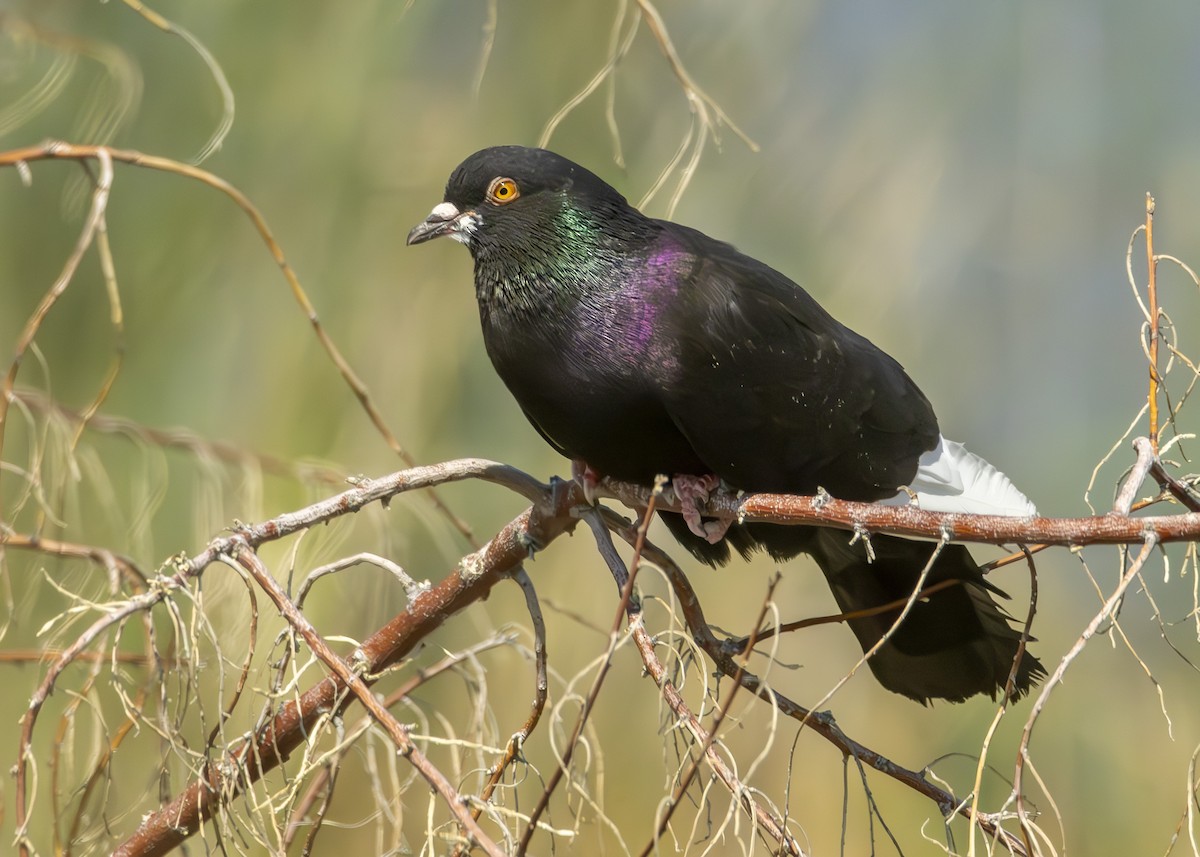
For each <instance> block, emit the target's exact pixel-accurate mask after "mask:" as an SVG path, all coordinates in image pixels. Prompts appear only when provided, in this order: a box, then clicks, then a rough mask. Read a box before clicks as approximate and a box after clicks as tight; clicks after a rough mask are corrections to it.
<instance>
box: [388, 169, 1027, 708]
mask: <svg viewBox="0 0 1200 857" xmlns="http://www.w3.org/2000/svg"><path fill="white" fill-rule="evenodd" d="M443 236H445V237H449V238H452V239H454V240H455V241H458V242H461V243H462V244H465V245H466V246H467V249H468V250H469V251H470V253H471V256H472V258H473V260H474V264H475V296H476V298H477V301H478V304H479V316H480V321H481V323H482V327H483V341H484V345H485V347H486V349H487V353H488V356H489V357H490V359H491V361H492V364H493V366H494V367H495V370H496V372H497V373H498V374H499V376H500V378H501V380H502V381H503V382H504V384H505V385H506V386H507V387H508V389H509V391H510V392H511V393H512V395H513V396H514V397H515V398H516V400H517V403H518V404H519V405H520V407H521V409H522V410H523V411H524V413H525V416H526V417H527V418H528V419H529V421H530V422H531V423H532V424H533V426H534V427H535V428H536V429H537V431H538V432H539V433H540V434H541V436H542V437H543V438H544V439H545V440H546V441H547V442H548V443H549V444H550V445H551V446H552V447H554V449H556V450H557V451H558V452H560V453H561V454H563V455H564V456H567V457H568V458H569V459H571V461H572V463H573V468H574V472H575V474H576V477H577V478H579V479H582V480H583V481H584V482H585V487H594V485H595V482H596V480H598V479H600V478H602V477H606V476H607V477H612V478H614V479H618V480H623V481H629V482H635V483H641V484H646V485H649V484H652V483H653V481H654V480H655V478H656V477H657V476H659V475H663V476H666V477H667V478H669V479H670V480H671V487H672V488H673V489H674V491H675V493H676V496H677V497H678V498H679V499H680V501H681V505H682V512H660V515H661V518H662V520H663V522H664V523H665V524H666V526H667V528H668V529H669V530H670V532H671V534H672V535H673V536H674V537H675V538H676V539H677V540H678V541H679V542H680V543H681V544H682V545H683V547H685V548H686V549H687V550H688V551H689V552H690V553H692V554H693V555H694V556H695V557H697V558H698V559H700V560H702V561H703V562H705V563H708V564H709V565H714V566H718V565H723V564H725V563H726V562H727V561H728V560H729V559H730V557H731V554H732V552H733V551H736V552H737V553H739V554H741V555H742V556H747V555H749V554H750V553H752V552H754V551H756V550H765V551H766V552H767V553H768V554H769V555H770V556H771V557H773V558H774V559H776V560H778V561H783V560H787V559H790V558H792V557H794V556H797V555H799V554H802V553H803V554H808V555H809V556H811V557H812V558H813V559H814V560H815V562H816V564H817V565H818V566H819V567H820V569H821V571H822V572H823V574H824V576H825V578H826V580H827V582H828V584H829V586H830V588H831V590H832V592H833V596H834V599H835V600H836V602H837V604H838V607H839V608H840V610H841V611H842V612H843V613H851V614H854V613H858V612H859V611H870V610H871V609H872V608H879V607H882V606H884V605H893V602H899V603H900V604H901V605H903V604H904V602H905V601H906V600H907V599H910V598H911V596H912V593H913V592H914V590H915V587H916V585H917V583H918V582H919V580H920V579H921V575H922V573H923V572H924V571H925V570H926V566H927V565H930V562H931V560H932V565H930V567H929V569H928V572H927V576H926V578H925V580H926V587H929V586H932V585H933V584H937V583H939V582H942V581H957V582H958V584H956V585H946V586H943V587H941V588H939V589H937V590H936V591H934V592H932V593H929V594H928V595H924V596H922V597H921V598H919V599H917V600H916V601H915V602H914V603H913V604H912V606H911V609H910V611H909V613H908V615H907V616H906V617H905V618H904V620H903V622H902V623H900V625H899V626H898V627H896V628H894V629H893V627H892V626H893V625H895V623H896V620H897V618H898V617H899V616H900V612H901V607H899V606H895V605H893V606H891V607H889V608H887V609H884V610H882V611H880V610H876V611H875V612H874V613H870V612H868V613H866V614H861V613H860V614H859V615H855V616H852V617H851V618H849V619H848V624H849V626H850V628H851V630H852V631H853V633H854V634H855V636H856V637H857V638H858V641H859V644H860V645H861V646H862V648H863V651H864V652H866V651H869V650H870V649H871V648H872V647H874V646H876V645H877V644H879V642H880V640H884V642H883V644H882V645H881V646H879V648H878V651H876V652H875V653H874V655H873V656H872V657H871V658H870V659H869V660H868V664H869V666H870V668H871V670H872V672H873V673H874V675H875V677H876V679H877V680H878V681H879V683H880V684H882V685H883V686H884V687H885V688H887V689H888V690H891V691H894V692H895V693H899V694H902V695H904V696H907V697H909V698H911V699H914V700H916V701H918V702H921V703H923V704H928V703H929V702H930V701H932V700H934V699H945V700H950V701H955V702H960V701H963V700H966V699H967V698H969V697H971V696H974V695H976V694H988V695H990V696H991V697H992V698H993V699H995V698H996V696H997V693H998V692H999V693H1004V692H1005V690H1006V689H1007V690H1008V694H1009V697H1010V698H1011V699H1012V700H1014V701H1015V700H1016V699H1018V698H1019V697H1021V696H1022V695H1023V694H1025V693H1027V692H1028V691H1029V689H1030V688H1031V687H1032V686H1033V685H1034V684H1035V683H1036V682H1037V681H1038V680H1039V679H1040V678H1042V677H1043V676H1044V675H1045V670H1044V669H1043V667H1042V665H1041V663H1040V662H1039V661H1038V660H1037V658H1035V657H1033V656H1032V655H1031V654H1029V653H1028V652H1025V651H1024V650H1023V648H1022V647H1021V638H1022V634H1021V632H1020V631H1018V630H1017V629H1016V628H1015V627H1014V626H1013V624H1012V623H1011V621H1010V618H1011V617H1009V615H1008V614H1007V613H1006V612H1005V611H1004V610H1003V609H1002V608H1001V606H1000V605H999V603H998V602H997V601H996V597H1005V598H1006V597H1007V596H1006V595H1005V594H1004V593H1003V592H1002V591H1001V590H1000V589H998V588H997V587H995V586H994V585H993V584H991V583H990V582H988V581H987V580H986V579H985V578H984V576H983V572H982V570H981V569H980V567H979V566H978V565H977V564H976V563H975V561H974V560H973V559H972V557H971V555H970V553H969V552H968V551H967V549H966V548H965V547H964V546H962V545H954V544H946V545H943V546H942V548H941V550H940V551H938V550H937V547H938V545H937V543H935V542H930V541H921V540H916V539H906V538H900V537H896V536H889V535H882V534H876V535H871V536H869V538H857V539H856V538H854V536H853V534H852V533H849V532H847V531H845V530H840V529H836V528H830V527H818V526H784V525H778V524H767V523H761V522H743V523H739V522H736V521H729V520H722V519H712V518H708V517H704V516H702V515H700V513H699V512H698V511H697V509H698V506H699V505H702V504H703V502H704V501H705V500H706V499H707V498H708V495H709V493H710V492H712V491H713V490H715V489H716V488H717V487H718V486H723V487H725V488H727V489H729V490H736V491H744V492H747V493H750V492H773V493H785V494H798V495H814V494H817V493H819V492H822V491H824V492H827V493H828V494H829V495H831V496H833V497H836V498H838V499H842V500H855V501H865V502H882V503H893V504H913V505H916V506H918V507H920V508H922V509H926V510H931V511H955V512H976V513H986V514H1001V515H1017V516H1032V515H1035V514H1036V510H1035V508H1034V506H1033V504H1032V503H1031V502H1030V501H1029V500H1028V499H1026V497H1025V495H1024V494H1022V493H1021V492H1020V491H1019V490H1017V488H1016V487H1014V486H1013V484H1012V483H1011V482H1010V481H1009V480H1008V478H1007V477H1005V476H1004V474H1002V473H1001V472H1000V471H998V470H997V469H996V468H994V467H992V466H991V465H990V464H988V463H987V462H986V461H984V460H983V459H982V458H980V457H978V456H976V455H974V454H973V453H971V452H969V451H967V450H966V448H964V447H963V446H962V445H961V444H958V443H954V442H953V441H949V440H947V439H945V438H943V437H942V436H941V433H940V431H939V428H938V422H937V418H936V417H935V415H934V412H933V408H932V407H931V405H930V403H929V400H928V399H926V397H925V395H924V394H923V393H922V392H921V390H920V389H919V388H918V387H917V385H916V384H915V383H914V382H913V381H912V379H911V378H909V376H908V375H907V373H906V372H905V371H904V369H903V368H902V367H901V366H900V364H899V363H897V362H896V361H895V360H894V359H893V358H891V357H890V356H888V355H887V354H885V353H884V352H883V351H882V350H880V349H879V348H877V347H876V346H875V345H873V344H872V343H871V342H869V341H868V340H867V339H866V338H864V337H863V336H860V335H859V334H857V333H855V332H854V331H852V330H850V329H849V328H848V327H846V326H844V325H843V324H841V323H840V322H839V321H837V320H836V319H834V318H833V317H832V316H831V315H830V314H829V313H828V312H826V311H825V310H824V309H823V308H822V307H821V306H820V305H819V304H818V303H817V302H816V300H815V299H814V298H813V297H812V296H810V295H809V294H808V292H806V291H805V290H804V289H802V288H801V287H800V286H799V285H797V284H796V283H795V282H793V281H792V280H791V279H789V278H788V277H787V276H785V275H784V274H782V273H780V272H779V271H776V270H775V269H773V268H771V267H770V266H768V265H766V264H764V263H763V262H760V261H759V260H757V259H753V258H751V257H749V256H746V255H745V254H743V253H740V252H739V251H738V250H737V249H735V248H734V247H733V246H732V245H731V244H727V243H725V242H723V241H718V240H716V239H713V238H710V237H709V236H707V235H705V234H703V233H702V232H699V231H697V230H696V229H692V228H689V227H687V226H683V225H680V224H677V223H674V222H671V221H667V220H659V219H655V218H651V217H648V216H646V215H644V214H642V213H641V212H640V211H638V210H637V209H636V208H634V207H633V206H632V205H630V204H629V203H628V202H627V201H626V200H625V198H624V197H623V196H622V195H621V194H620V193H619V192H618V191H617V190H615V189H614V188H613V187H611V186H610V185H609V184H607V183H606V182H605V181H603V180H602V179H601V178H599V177H598V176H596V175H595V174H594V173H592V172H590V171H589V170H587V169H585V168H584V167H581V166H579V165H578V164H575V163H573V162H572V161H570V160H568V159H566V158H564V157H562V156H560V155H557V154H555V153H553V152H550V151H547V150H544V149H534V148H527V147H522V146H497V147H492V148H487V149H483V150H481V151H479V152H476V153H475V154H473V155H471V156H470V157H469V158H467V159H466V160H465V161H463V162H462V164H460V165H459V166H458V167H457V168H456V169H455V170H454V172H453V173H452V174H451V176H450V179H449V181H448V182H447V184H446V191H445V197H444V199H443V201H442V202H440V203H438V204H437V205H435V206H434V208H433V210H432V211H431V212H430V214H429V216H428V217H427V218H426V219H425V220H424V221H422V222H421V223H419V224H417V225H416V226H415V227H414V228H413V229H412V231H411V232H410V233H409V235H408V244H410V245H411V244H420V243H423V242H425V241H429V240H431V239H434V238H438V237H443ZM935 553H936V556H935ZM889 632H890V636H888V634H889ZM885 637H886V639H884V638H885ZM1018 653H1020V657H1019V658H1018ZM1010 675H1011V678H1012V682H1011V684H1010V683H1009V680H1010Z"/></svg>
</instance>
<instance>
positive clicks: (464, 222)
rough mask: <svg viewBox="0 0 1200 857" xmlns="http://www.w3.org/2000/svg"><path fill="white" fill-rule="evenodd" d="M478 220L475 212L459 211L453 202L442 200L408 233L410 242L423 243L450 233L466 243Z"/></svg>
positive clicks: (454, 237)
mask: <svg viewBox="0 0 1200 857" xmlns="http://www.w3.org/2000/svg"><path fill="white" fill-rule="evenodd" d="M477 222H478V218H477V217H476V214H475V212H473V211H459V210H458V207H457V206H456V205H454V203H451V202H441V203H438V204H437V205H435V206H434V207H433V211H431V212H429V216H428V217H426V218H425V219H424V220H422V221H421V222H420V223H418V224H417V225H416V226H414V227H413V228H412V231H411V232H409V233H408V242H407V243H409V244H421V243H423V242H425V241H429V240H431V239H433V238H440V237H441V236H443V235H449V236H450V237H451V238H453V239H454V240H455V241H461V242H462V243H464V244H466V243H467V239H468V238H469V237H470V235H471V233H472V232H473V231H474V230H475V224H476V223H477Z"/></svg>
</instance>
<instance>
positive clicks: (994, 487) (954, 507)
mask: <svg viewBox="0 0 1200 857" xmlns="http://www.w3.org/2000/svg"><path fill="white" fill-rule="evenodd" d="M908 488H909V491H911V492H912V494H910V493H909V492H908V491H900V492H898V493H897V494H896V496H895V497H889V498H888V499H887V500H880V501H879V502H880V503H882V504H883V505H885V506H907V505H913V506H916V507H917V508H920V509H924V510H925V511H926V512H966V513H970V514H975V515H1013V516H1017V517H1022V516H1026V515H1036V514H1037V508H1036V507H1035V506H1034V505H1033V503H1031V502H1029V498H1027V497H1026V496H1025V495H1024V494H1022V493H1021V492H1020V491H1019V490H1017V486H1015V485H1013V484H1012V482H1010V481H1009V479H1008V477H1007V476H1005V475H1004V474H1003V473H1001V472H1000V471H999V470H997V469H996V468H995V467H993V466H992V465H990V464H988V463H987V462H986V461H984V460H983V459H982V458H980V457H979V456H978V455H975V454H974V453H973V452H967V448H966V447H965V446H963V445H962V444H961V443H955V442H954V441H952V440H946V439H945V438H944V437H940V436H939V437H938V445H937V446H935V447H934V448H933V449H931V450H929V452H927V453H925V454H924V455H922V456H921V460H920V461H919V462H918V464H917V475H916V476H915V477H914V478H913V481H912V482H911V483H910V484H909V486H908ZM913 495H915V496H913Z"/></svg>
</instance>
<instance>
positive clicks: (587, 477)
mask: <svg viewBox="0 0 1200 857" xmlns="http://www.w3.org/2000/svg"><path fill="white" fill-rule="evenodd" d="M571 477H572V478H573V479H574V480H575V481H576V482H578V483H579V487H580V488H582V489H583V496H584V497H585V498H586V499H587V501H588V503H589V504H590V505H592V506H595V505H596V486H597V485H599V484H600V478H601V477H600V474H599V473H597V472H596V471H595V470H592V468H591V465H589V464H588V463H587V462H586V461H584V460H583V459H582V458H573V459H571Z"/></svg>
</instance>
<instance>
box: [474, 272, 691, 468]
mask: <svg viewBox="0 0 1200 857" xmlns="http://www.w3.org/2000/svg"><path fill="white" fill-rule="evenodd" d="M605 285H606V286H607V287H606V288H603V289H600V288H597V289H593V290H591V291H589V292H587V293H585V294H586V298H585V299H582V300H577V301H569V302H561V303H559V304H558V305H556V306H553V307H544V308H543V311H542V312H541V313H539V314H537V315H524V316H523V317H522V318H521V319H519V320H518V319H516V318H514V317H512V316H510V315H509V314H507V313H505V312H504V311H503V310H497V308H495V307H492V308H491V310H490V311H488V312H485V313H483V315H482V321H483V327H484V341H485V343H486V345H487V350H488V356H489V357H490V358H491V360H492V363H493V365H494V366H495V368H496V372H497V373H498V374H499V375H500V378H501V379H502V380H503V381H504V383H505V385H506V386H507V387H508V389H509V390H510V392H511V393H512V394H513V396H514V398H516V400H517V402H518V404H520V406H521V408H522V410H523V411H524V412H525V415H526V416H527V417H528V418H529V420H530V422H532V423H533V424H534V425H535V426H536V427H537V429H538V431H540V432H541V434H542V435H543V436H544V437H545V438H546V439H547V440H548V441H549V442H550V443H551V444H552V445H553V446H554V447H555V448H556V449H558V450H559V452H561V453H563V454H564V455H567V456H569V457H571V458H576V459H582V460H584V461H586V462H587V463H588V464H589V465H591V466H592V467H593V468H594V469H596V470H597V471H599V472H601V473H602V474H605V475H609V476H614V477H616V478H620V479H626V480H630V481H640V482H647V481H649V480H652V479H653V478H654V476H655V475H657V474H659V473H665V474H668V475H670V474H673V473H699V472H703V471H704V466H703V463H702V462H701V461H700V460H699V458H698V456H697V455H696V453H695V451H694V450H693V449H692V447H691V445H690V444H689V443H688V441H687V439H686V438H685V437H684V436H683V435H682V434H681V433H680V431H679V429H678V428H677V427H676V425H675V424H674V423H673V421H672V420H671V417H670V415H669V414H668V413H667V411H666V409H665V407H664V406H663V404H662V402H661V397H660V394H659V391H660V390H661V389H662V386H661V385H662V381H663V380H664V378H669V377H670V376H671V375H672V374H673V373H675V372H676V371H677V364H678V359H677V358H678V355H677V351H676V347H675V345H674V344H673V343H672V342H671V341H670V339H669V338H665V337H663V336H662V335H661V332H662V328H661V326H660V322H661V318H660V315H659V313H660V310H659V309H658V308H659V307H660V306H662V304H661V303H660V302H659V301H657V300H628V299H626V298H627V297H628V295H627V294H622V290H621V289H614V288H611V287H612V286H613V285H614V282H613V281H609V282H608V283H607V284H605ZM576 294H578V292H576ZM663 297H664V298H665V297H666V295H664V296H663Z"/></svg>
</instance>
